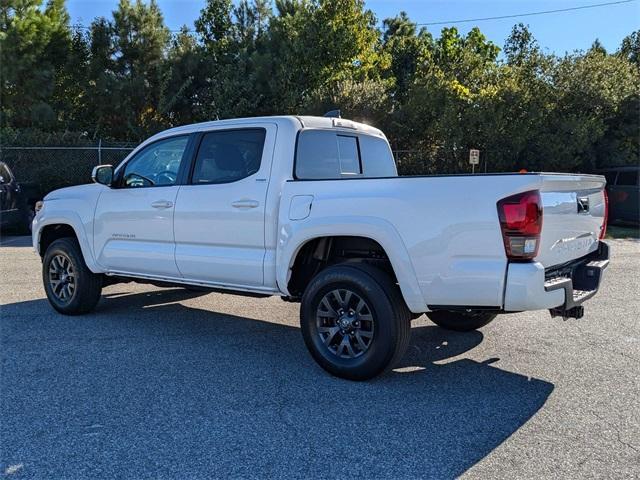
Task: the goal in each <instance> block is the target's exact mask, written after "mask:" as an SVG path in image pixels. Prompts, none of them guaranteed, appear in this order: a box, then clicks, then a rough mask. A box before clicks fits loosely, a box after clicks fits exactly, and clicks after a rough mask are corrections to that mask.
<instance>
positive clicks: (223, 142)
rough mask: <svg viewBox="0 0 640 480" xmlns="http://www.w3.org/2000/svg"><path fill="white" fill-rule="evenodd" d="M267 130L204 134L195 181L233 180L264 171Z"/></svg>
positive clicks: (196, 183) (197, 183) (193, 181)
mask: <svg viewBox="0 0 640 480" xmlns="http://www.w3.org/2000/svg"><path fill="white" fill-rule="evenodd" d="M264 140H265V130H264V129H263V128H246V129H240V130H220V131H216V132H209V133H206V134H205V135H204V136H203V137H202V141H201V142H200V147H199V148H198V155H197V156H196V162H195V165H194V168H193V176H192V180H191V183H193V184H195V185H199V184H212V183H231V182H237V181H238V180H242V179H243V178H246V177H249V176H251V175H253V174H254V173H256V172H257V171H258V170H260V161H261V160H262V149H263V148H264Z"/></svg>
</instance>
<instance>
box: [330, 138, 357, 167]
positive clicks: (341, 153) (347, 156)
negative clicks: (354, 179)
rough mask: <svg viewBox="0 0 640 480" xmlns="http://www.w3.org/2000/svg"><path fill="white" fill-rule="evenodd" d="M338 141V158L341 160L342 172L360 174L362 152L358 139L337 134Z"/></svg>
mask: <svg viewBox="0 0 640 480" xmlns="http://www.w3.org/2000/svg"><path fill="white" fill-rule="evenodd" d="M336 139H337V141H338V159H339V160H340V173H341V174H342V175H359V174H361V173H362V170H361V168H360V153H359V151H358V139H357V138H356V137H350V136H346V135H336Z"/></svg>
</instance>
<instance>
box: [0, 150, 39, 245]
mask: <svg viewBox="0 0 640 480" xmlns="http://www.w3.org/2000/svg"><path fill="white" fill-rule="evenodd" d="M38 197H39V195H38V192H37V188H35V187H34V186H33V185H30V184H25V183H19V182H18V181H17V180H16V178H15V176H14V175H13V172H12V171H11V169H10V168H9V166H8V165H7V164H6V163H4V162H0V229H2V230H3V231H4V230H9V229H10V230H15V231H19V232H21V233H28V232H29V231H30V230H31V221H32V220H33V216H34V214H35V204H36V201H37V200H38Z"/></svg>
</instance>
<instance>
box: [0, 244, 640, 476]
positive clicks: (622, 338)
mask: <svg viewBox="0 0 640 480" xmlns="http://www.w3.org/2000/svg"><path fill="white" fill-rule="evenodd" d="M610 242H611V245H612V247H613V259H612V263H611V266H610V267H609V269H608V270H607V272H606V273H605V275H606V277H605V283H604V286H603V288H602V290H601V291H600V293H599V294H598V296H597V297H596V298H595V299H593V300H591V301H590V302H589V303H588V304H587V308H586V315H585V317H584V318H583V319H582V320H579V321H575V320H574V321H567V322H563V321H562V320H560V319H553V320H552V319H551V318H550V316H549V315H548V313H547V312H532V313H522V314H514V315H508V316H503V317H499V318H498V320H496V321H495V322H493V323H492V324H490V325H488V326H487V327H485V328H483V329H482V330H481V331H478V332H473V333H468V334H460V333H450V332H447V331H444V330H441V329H440V328H438V327H436V326H434V325H433V324H431V323H430V322H429V321H428V319H426V317H424V316H423V317H421V318H420V319H418V320H416V321H415V322H414V325H413V332H412V334H413V337H412V341H411V346H410V349H409V352H408V354H407V355H406V357H405V358H404V359H403V361H402V363H401V365H400V367H399V368H398V369H396V370H395V371H393V372H391V373H389V374H388V375H386V376H383V377H380V378H379V379H376V380H374V381H371V382H367V383H352V382H348V381H344V380H339V379H336V378H332V377H330V376H329V375H327V374H326V373H325V372H324V371H322V370H321V369H320V368H319V367H317V366H316V364H315V363H314V362H313V361H312V359H311V357H310V356H309V355H308V354H307V351H306V349H305V347H304V345H303V342H302V338H301V335H300V332H299V331H298V326H297V323H298V306H297V305H293V304H288V303H284V302H282V301H281V300H279V299H277V298H270V299H247V298H241V297H234V296H231V295H221V294H213V293H211V294H207V293H201V292H198V293H194V292H188V291H186V290H183V289H178V288H172V289H160V288H156V287H152V286H144V285H137V284H121V285H115V286H111V287H108V288H106V289H105V290H104V292H103V293H104V296H103V299H102V300H101V302H100V304H99V305H98V308H97V311H96V312H95V313H93V314H90V315H87V316H82V317H64V316H61V315H59V314H57V313H54V311H53V310H52V309H51V308H50V307H49V305H48V303H47V301H46V299H45V296H44V291H43V289H42V286H41V281H40V262H39V259H38V257H37V256H36V254H35V253H33V251H32V249H31V248H30V245H29V239H27V238H26V237H6V238H4V240H3V243H2V246H1V247H0V267H1V268H0V270H1V272H0V273H1V275H0V340H1V347H0V355H1V358H2V371H1V380H0V394H1V395H0V398H1V400H0V402H1V403H0V407H1V411H0V418H1V430H0V439H1V442H2V443H1V453H0V468H1V471H0V475H3V476H5V477H7V478H56V479H59V478H78V479H85V478H116V477H117V478H212V477H217V478H220V477H242V478H249V477H253V478H273V477H296V478H302V477H304V478H348V477H355V476H359V477H364V478H394V479H397V478H419V477H420V478H423V477H431V478H451V477H457V476H460V475H464V476H466V477H469V478H474V477H479V478H487V477H491V478H509V479H512V478H540V477H546V478H551V477H554V478H558V477H569V478H576V477H582V478H607V477H608V478H633V477H635V478H638V477H640V315H639V314H638V311H639V310H640V274H639V273H640V243H638V241H633V240H611V241H610Z"/></svg>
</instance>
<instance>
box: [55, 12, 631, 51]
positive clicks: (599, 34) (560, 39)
mask: <svg viewBox="0 0 640 480" xmlns="http://www.w3.org/2000/svg"><path fill="white" fill-rule="evenodd" d="M608 1H612V0H538V1H533V0H488V1H485V0H366V5H367V8H369V9H371V10H373V11H374V12H375V14H376V16H377V17H378V19H379V20H380V21H381V20H382V19H384V18H386V17H390V16H394V15H396V14H397V13H398V12H399V11H400V10H404V11H406V12H407V13H408V14H409V16H410V17H411V19H412V20H413V21H415V22H418V23H422V22H438V21H450V20H459V19H468V18H482V17H491V16H501V15H515V14H521V13H529V12H539V11H543V10H556V9H563V8H572V7H578V6H584V5H593V4H597V3H605V2H608ZM157 2H158V4H159V5H160V8H161V9H162V12H163V14H164V18H165V23H166V24H167V25H168V26H169V27H170V28H171V29H172V30H174V29H178V28H179V27H180V26H182V25H183V24H186V25H188V26H189V27H192V26H193V21H194V20H195V19H196V18H197V17H198V14H199V12H200V9H201V8H202V7H203V5H204V3H205V1H204V0H157ZM117 3H118V2H117V0H67V7H68V9H69V13H70V14H71V19H72V22H73V23H80V24H83V25H88V24H89V23H91V20H92V19H93V18H94V17H96V16H105V17H111V11H112V10H114V9H115V7H116V5H117ZM518 22H523V23H525V24H528V25H529V26H530V28H531V31H532V32H533V34H534V35H535V37H536V38H537V39H538V42H539V43H540V45H541V46H542V47H543V48H544V49H545V50H546V51H547V52H555V53H557V54H560V55H561V54H564V53H565V52H571V51H574V50H585V49H587V48H589V46H590V45H591V43H592V42H593V41H594V40H595V39H596V38H598V39H600V41H601V42H602V44H603V45H604V46H605V48H606V49H607V50H609V51H613V50H616V49H617V48H618V46H619V45H620V41H621V40H622V39H623V38H624V37H625V36H626V35H628V34H629V33H631V32H632V31H634V30H637V29H639V28H640V0H633V1H631V2H628V3H623V4H617V5H609V6H603V7H598V8H589V9H583V10H574V11H569V12H563V13H554V14H547V15H539V16H528V17H523V18H509V19H503V20H490V21H481V22H469V23H460V24H455V26H456V27H457V28H458V29H459V30H461V31H462V32H466V31H468V30H469V29H471V28H472V27H474V26H478V27H480V30H481V31H482V32H483V33H484V34H485V35H486V36H487V37H488V38H489V39H490V40H492V41H493V42H495V43H496V44H498V45H499V46H502V45H503V43H504V40H505V38H506V37H507V36H508V35H509V32H510V31H511V28H512V26H513V25H514V24H515V23H518ZM452 26H453V25H452ZM442 27H443V25H438V26H430V27H427V28H428V29H429V30H430V31H431V32H434V33H436V34H437V33H438V32H439V31H440V29H441V28H442Z"/></svg>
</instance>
